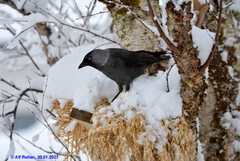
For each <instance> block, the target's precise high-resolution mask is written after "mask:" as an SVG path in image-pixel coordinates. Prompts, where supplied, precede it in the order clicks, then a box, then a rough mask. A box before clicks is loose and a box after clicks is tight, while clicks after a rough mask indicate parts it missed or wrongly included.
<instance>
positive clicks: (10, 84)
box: [0, 77, 20, 90]
mask: <svg viewBox="0 0 240 161" xmlns="http://www.w3.org/2000/svg"><path fill="white" fill-rule="evenodd" d="M0 81H3V82H4V83H6V84H7V85H9V86H11V87H13V88H14V89H16V90H20V88H19V87H17V86H16V85H15V84H13V82H11V83H10V82H8V81H7V80H5V79H3V78H1V77H0Z"/></svg>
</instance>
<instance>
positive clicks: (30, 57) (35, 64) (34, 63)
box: [18, 40, 45, 77]
mask: <svg viewBox="0 0 240 161" xmlns="http://www.w3.org/2000/svg"><path fill="white" fill-rule="evenodd" d="M18 41H19V43H20V44H21V46H22V48H23V49H24V50H25V52H26V54H27V56H28V57H29V59H30V60H31V62H32V63H33V65H34V66H35V67H36V68H37V70H38V71H39V72H40V73H42V76H43V77H45V74H43V72H42V70H41V69H40V68H39V67H38V65H37V63H36V62H35V61H34V60H33V58H32V56H31V55H30V54H29V52H28V50H27V49H26V47H25V46H24V45H23V43H22V41H21V40H18Z"/></svg>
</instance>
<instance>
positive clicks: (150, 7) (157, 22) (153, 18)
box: [147, 0, 181, 55]
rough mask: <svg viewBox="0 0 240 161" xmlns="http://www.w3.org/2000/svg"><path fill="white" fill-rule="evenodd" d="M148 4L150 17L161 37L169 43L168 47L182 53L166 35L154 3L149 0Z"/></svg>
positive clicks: (177, 53) (176, 52) (178, 53)
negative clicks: (156, 13) (155, 11)
mask: <svg viewBox="0 0 240 161" xmlns="http://www.w3.org/2000/svg"><path fill="white" fill-rule="evenodd" d="M147 5H148V9H149V14H150V17H151V18H152V20H153V22H154V24H155V26H156V27H157V30H158V32H159V33H160V35H161V37H162V38H163V40H164V41H165V42H166V44H167V45H168V47H169V48H170V50H171V51H172V52H173V53H174V54H176V55H180V54H181V53H180V51H179V50H178V48H177V47H176V46H175V45H174V44H173V43H172V42H171V41H170V40H169V39H168V37H167V36H166V34H165V33H164V31H163V29H162V27H161V25H160V23H159V21H158V19H157V17H156V16H155V14H154V11H153V8H152V5H151V3H150V1H149V0H147Z"/></svg>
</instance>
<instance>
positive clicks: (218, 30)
mask: <svg viewBox="0 0 240 161" xmlns="http://www.w3.org/2000/svg"><path fill="white" fill-rule="evenodd" d="M222 10H223V1H222V0H220V2H219V12H218V19H217V21H218V26H217V31H216V35H215V43H214V45H213V46H212V50H211V53H210V54H209V56H208V58H207V60H206V62H205V63H204V64H203V65H202V66H201V67H200V72H204V71H205V70H206V68H207V67H208V66H209V65H210V63H211V61H212V59H213V56H214V54H215V51H216V49H217V45H218V40H219V36H220V28H221V22H222Z"/></svg>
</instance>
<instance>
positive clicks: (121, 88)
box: [111, 84, 123, 102]
mask: <svg viewBox="0 0 240 161" xmlns="http://www.w3.org/2000/svg"><path fill="white" fill-rule="evenodd" d="M118 88H119V92H118V93H117V95H116V96H115V97H114V98H113V99H112V101H111V102H113V101H114V100H115V99H116V98H117V97H118V95H119V94H120V93H121V92H122V91H123V87H122V85H121V84H119V85H118Z"/></svg>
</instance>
